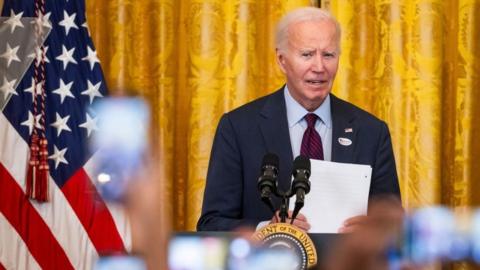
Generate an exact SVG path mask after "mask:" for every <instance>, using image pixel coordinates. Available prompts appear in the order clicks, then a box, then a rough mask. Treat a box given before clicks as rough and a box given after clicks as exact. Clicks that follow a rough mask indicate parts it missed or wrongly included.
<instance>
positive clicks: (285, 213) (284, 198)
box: [274, 189, 293, 223]
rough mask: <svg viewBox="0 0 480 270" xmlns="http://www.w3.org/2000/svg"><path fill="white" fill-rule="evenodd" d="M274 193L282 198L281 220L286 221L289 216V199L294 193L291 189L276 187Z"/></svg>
mask: <svg viewBox="0 0 480 270" xmlns="http://www.w3.org/2000/svg"><path fill="white" fill-rule="evenodd" d="M274 194H275V195H276V196H277V197H280V199H281V203H280V209H279V210H280V211H279V216H280V222H282V223H285V222H286V221H287V217H288V199H289V198H290V197H292V196H293V193H292V191H291V190H288V191H287V192H284V191H282V190H278V189H276V190H275V192H274Z"/></svg>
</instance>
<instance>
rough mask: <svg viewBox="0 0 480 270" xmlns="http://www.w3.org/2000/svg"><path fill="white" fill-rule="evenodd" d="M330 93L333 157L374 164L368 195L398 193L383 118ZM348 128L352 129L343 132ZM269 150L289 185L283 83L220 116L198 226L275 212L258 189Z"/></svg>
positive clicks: (209, 227) (238, 222)
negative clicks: (345, 140)
mask: <svg viewBox="0 0 480 270" xmlns="http://www.w3.org/2000/svg"><path fill="white" fill-rule="evenodd" d="M330 97H331V99H330V100H331V110H332V112H331V113H332V122H333V131H332V140H333V141H332V161H335V162H345V163H357V164H368V165H370V166H372V169H373V170H372V180H371V185H370V199H371V198H372V197H374V196H377V195H380V194H394V195H396V196H398V198H400V189H399V185H398V179H397V172H396V168H395V158H394V155H393V150H392V144H391V140H390V133H389V131H388V127H387V125H386V124H385V122H383V121H381V120H379V119H377V118H376V117H375V116H373V115H371V114H369V113H368V112H366V111H363V110H361V109H359V108H358V107H356V106H354V105H352V104H350V103H348V102H346V101H343V100H341V99H339V98H337V97H335V96H334V95H332V94H330ZM349 128H351V130H352V132H345V129H349ZM338 138H348V139H350V140H351V141H352V142H353V143H352V144H351V145H350V146H344V145H341V144H340V143H339V142H338ZM269 152H270V153H274V154H277V155H278V157H279V177H278V184H279V187H280V188H281V189H282V190H287V189H289V187H290V182H291V171H292V163H293V159H294V157H293V154H292V147H291V144H290V135H289V130H288V121H287V113H286V105H285V98H284V93H283V88H281V89H280V90H278V91H276V92H274V93H273V94H270V95H267V96H265V97H262V98H259V99H257V100H254V101H252V102H250V103H248V104H245V105H243V106H241V107H239V108H237V109H235V110H233V111H231V112H229V113H226V114H224V115H223V116H222V118H221V119H220V122H219V124H218V128H217V131H216V134H215V138H214V141H213V146H212V152H211V156H210V163H209V166H208V174H207V183H206V187H205V194H204V199H203V207H202V215H201V217H200V219H199V221H198V224H197V230H199V231H217V230H220V231H229V230H233V229H235V228H237V227H240V226H257V225H258V223H259V222H261V221H265V220H270V219H271V218H272V216H273V213H272V212H271V210H270V209H269V208H268V207H267V206H266V205H265V204H264V203H263V202H262V201H261V199H260V193H259V191H258V190H257V180H258V177H259V176H260V169H261V168H260V167H261V163H262V159H263V156H264V155H265V154H266V153H269ZM312 185H315V183H312ZM274 204H275V207H277V208H278V206H279V205H280V201H279V200H278V199H274ZM307 218H308V217H307Z"/></svg>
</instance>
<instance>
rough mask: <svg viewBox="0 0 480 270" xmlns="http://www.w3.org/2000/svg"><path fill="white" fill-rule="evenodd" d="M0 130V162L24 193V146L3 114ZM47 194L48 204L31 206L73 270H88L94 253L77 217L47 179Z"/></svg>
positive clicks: (93, 260)
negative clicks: (49, 231)
mask: <svg viewBox="0 0 480 270" xmlns="http://www.w3.org/2000/svg"><path fill="white" fill-rule="evenodd" d="M0 130H2V131H3V133H4V134H5V136H4V137H3V141H2V142H0V143H1V144H2V149H1V151H0V162H1V163H2V164H3V165H4V166H5V168H6V169H7V170H8V171H9V173H10V174H11V175H12V177H13V178H14V179H15V181H16V182H17V183H18V184H19V185H20V186H21V187H22V189H23V191H24V192H25V181H24V180H23V179H25V174H26V164H27V157H28V145H27V143H26V142H25V141H24V140H23V139H22V137H21V136H20V135H19V134H18V133H17V131H16V130H15V129H14V128H13V126H12V125H10V122H8V120H7V119H6V118H5V116H4V114H3V113H0ZM12 153H15V154H12ZM13 156H14V157H15V158H14V160H13V161H12V160H10V158H12V157H13ZM20 179H22V180H20ZM49 193H50V198H49V199H50V201H49V202H47V203H42V204H39V203H36V202H33V201H32V205H33V206H34V207H35V209H36V210H37V212H38V214H39V215H40V216H41V217H42V219H43V221H44V222H45V224H46V225H47V226H48V227H49V228H50V230H51V232H52V234H53V235H54V236H55V238H56V239H57V241H58V243H59V244H60V245H61V246H62V248H63V250H64V251H65V254H66V255H67V257H68V259H69V260H70V262H71V263H72V265H73V266H74V267H75V268H76V269H92V268H93V266H94V263H95V262H96V260H97V258H98V253H97V251H96V250H95V247H94V246H93V244H92V242H91V241H90V238H89V237H88V234H87V232H86V231H85V229H84V228H83V226H82V224H81V222H80V220H79V219H78V217H77V215H76V214H75V212H74V211H73V209H72V208H71V206H70V204H69V203H68V201H67V200H66V198H65V196H64V195H63V193H62V191H61V190H60V189H59V188H58V186H57V184H56V183H55V182H54V181H53V179H52V178H51V177H50V182H49ZM2 237H3V235H0V238H2ZM7 246H8V245H7ZM15 257H16V256H15Z"/></svg>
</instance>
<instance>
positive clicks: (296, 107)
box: [283, 85, 332, 128]
mask: <svg viewBox="0 0 480 270" xmlns="http://www.w3.org/2000/svg"><path fill="white" fill-rule="evenodd" d="M283 91H284V92H283V93H284V96H285V104H286V106H287V120H288V127H289V128H291V127H293V126H294V125H295V124H297V123H298V122H300V121H301V120H302V119H303V117H304V116H305V115H306V114H307V113H309V111H307V110H306V109H305V108H304V107H303V106H302V105H300V103H298V102H297V101H296V100H295V99H294V98H293V97H292V95H290V90H288V87H287V85H285V87H284V90H283ZM313 113H314V114H316V115H317V116H318V117H319V118H320V120H321V121H322V122H323V123H324V124H325V125H326V126H327V128H331V127H332V113H331V110H330V94H329V95H327V97H326V98H325V100H324V101H323V103H322V105H320V107H318V108H317V109H316V110H315V111H313Z"/></svg>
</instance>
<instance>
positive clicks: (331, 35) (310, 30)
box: [277, 20, 339, 111]
mask: <svg viewBox="0 0 480 270" xmlns="http://www.w3.org/2000/svg"><path fill="white" fill-rule="evenodd" d="M337 43H338V40H337V33H336V30H335V24H334V23H333V22H330V21H328V20H322V21H304V22H299V23H294V24H292V25H290V27H289V29H288V40H287V42H286V43H285V44H286V47H285V48H277V61H278V63H279V65H280V69H281V70H282V71H283V73H285V75H286V77H287V86H288V89H289V90H290V94H291V95H292V97H293V98H294V99H295V100H296V101H297V102H298V103H300V104H301V105H302V106H303V107H304V108H305V109H307V110H309V111H313V110H315V109H317V108H318V107H319V106H320V105H321V104H322V102H323V101H324V100H325V98H326V97H327V95H328V94H329V93H330V90H331V89H332V85H333V81H334V79H335V75H336V74H337V69H338V60H339V44H337Z"/></svg>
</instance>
